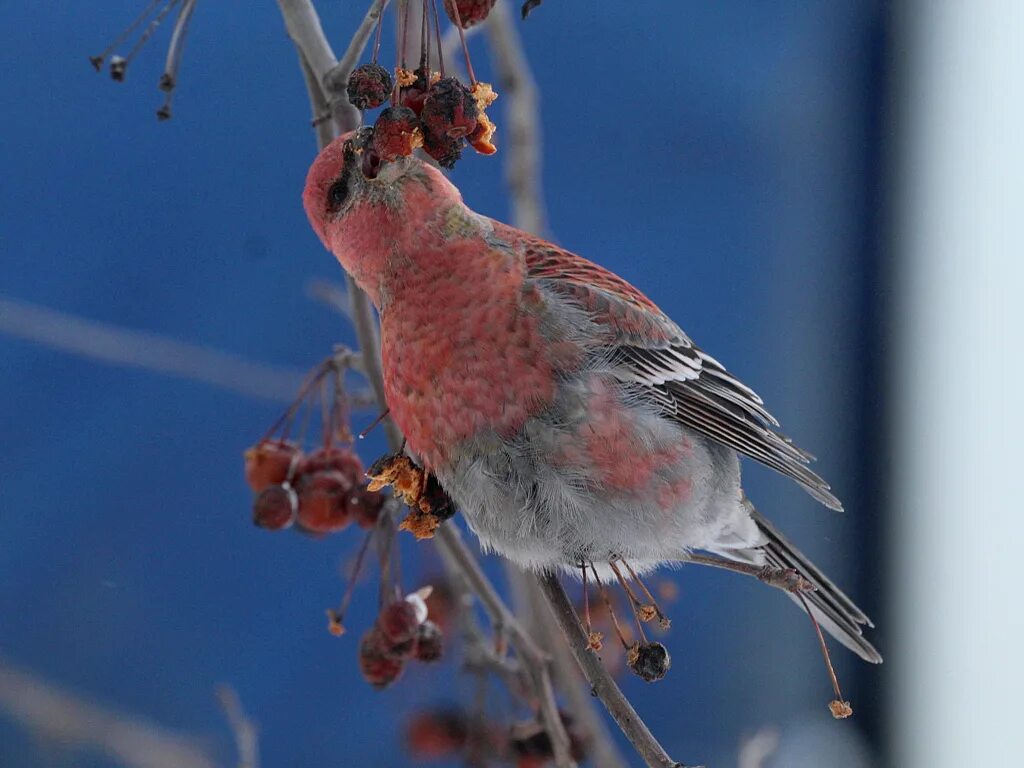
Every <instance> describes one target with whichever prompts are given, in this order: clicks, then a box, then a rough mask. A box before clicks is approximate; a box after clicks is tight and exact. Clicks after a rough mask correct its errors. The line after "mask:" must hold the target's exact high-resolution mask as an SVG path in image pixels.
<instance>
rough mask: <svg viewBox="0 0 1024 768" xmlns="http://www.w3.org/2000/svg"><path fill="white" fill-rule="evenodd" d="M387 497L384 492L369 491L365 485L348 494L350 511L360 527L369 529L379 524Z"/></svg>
mask: <svg viewBox="0 0 1024 768" xmlns="http://www.w3.org/2000/svg"><path fill="white" fill-rule="evenodd" d="M386 499H387V497H386V496H385V495H384V494H383V493H379V492H377V491H369V490H367V489H366V487H365V486H364V487H362V488H356V489H354V490H353V491H352V492H351V493H350V494H349V496H348V501H347V504H348V513H349V515H350V516H351V517H352V519H353V520H355V521H356V524H357V525H358V526H359V527H360V528H362V529H364V530H369V529H370V528H373V527H374V526H375V525H376V524H377V519H378V518H379V517H380V511H381V509H383V508H384V502H385V501H386Z"/></svg>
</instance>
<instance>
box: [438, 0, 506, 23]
mask: <svg viewBox="0 0 1024 768" xmlns="http://www.w3.org/2000/svg"><path fill="white" fill-rule="evenodd" d="M494 3H495V0H444V10H445V13H447V14H448V18H449V19H451V20H452V24H459V23H460V22H461V23H462V28H463V29H469V28H470V27H472V26H473V25H474V24H479V23H480V22H481V21H483V20H484V19H486V18H487V14H488V13H490V12H491V8H493V7H494ZM455 9H458V14H457V16H458V18H456V13H455Z"/></svg>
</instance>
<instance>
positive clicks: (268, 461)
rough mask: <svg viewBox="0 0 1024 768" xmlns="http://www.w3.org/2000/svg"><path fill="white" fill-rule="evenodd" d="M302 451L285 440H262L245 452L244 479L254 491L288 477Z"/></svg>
mask: <svg viewBox="0 0 1024 768" xmlns="http://www.w3.org/2000/svg"><path fill="white" fill-rule="evenodd" d="M301 457H302V451H300V450H299V447H298V446H297V445H295V444H294V443H291V442H288V441H287V440H264V441H262V442H259V443H257V444H256V445H254V446H253V447H252V448H250V449H249V450H247V451H246V452H245V480H246V482H247V483H249V487H250V488H252V489H253V491H255V492H256V493H259V492H260V491H262V490H263V489H264V488H267V487H268V486H271V485H279V484H280V483H283V482H284V481H285V480H287V479H288V472H289V471H290V470H291V468H292V466H293V464H295V463H297V462H298V461H299V459H300V458H301Z"/></svg>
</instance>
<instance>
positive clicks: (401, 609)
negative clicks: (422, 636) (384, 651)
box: [377, 600, 420, 645]
mask: <svg viewBox="0 0 1024 768" xmlns="http://www.w3.org/2000/svg"><path fill="white" fill-rule="evenodd" d="M419 626H420V621H419V617H418V616H417V615H416V607H415V606H414V605H413V604H412V603H410V602H409V601H408V600H395V601H394V602H391V603H388V604H387V605H385V606H384V608H383V609H381V612H380V616H378V617H377V627H378V628H379V629H380V631H381V634H382V635H383V636H384V637H385V638H387V640H388V642H389V644H390V645H396V644H398V643H404V642H407V641H409V640H412V639H413V638H414V637H416V632H417V630H418V629H419Z"/></svg>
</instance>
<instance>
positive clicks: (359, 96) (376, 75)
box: [346, 64, 394, 109]
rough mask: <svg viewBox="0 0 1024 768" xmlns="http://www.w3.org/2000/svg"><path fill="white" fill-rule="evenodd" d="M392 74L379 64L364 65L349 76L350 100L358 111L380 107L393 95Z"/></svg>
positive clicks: (348, 89)
mask: <svg viewBox="0 0 1024 768" xmlns="http://www.w3.org/2000/svg"><path fill="white" fill-rule="evenodd" d="M393 87H394V84H393V83H392V81H391V73H390V72H388V71H387V70H386V69H384V67H382V66H380V65H379V64H362V65H360V66H358V67H356V68H355V69H354V70H352V74H351V75H349V76H348V87H347V88H346V90H347V92H348V100H349V101H350V102H352V106H354V107H355V108H356V109H374V108H376V107H379V106H380V105H381V104H383V103H384V102H385V101H387V100H388V97H389V96H390V95H391V89H392V88H393Z"/></svg>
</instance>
